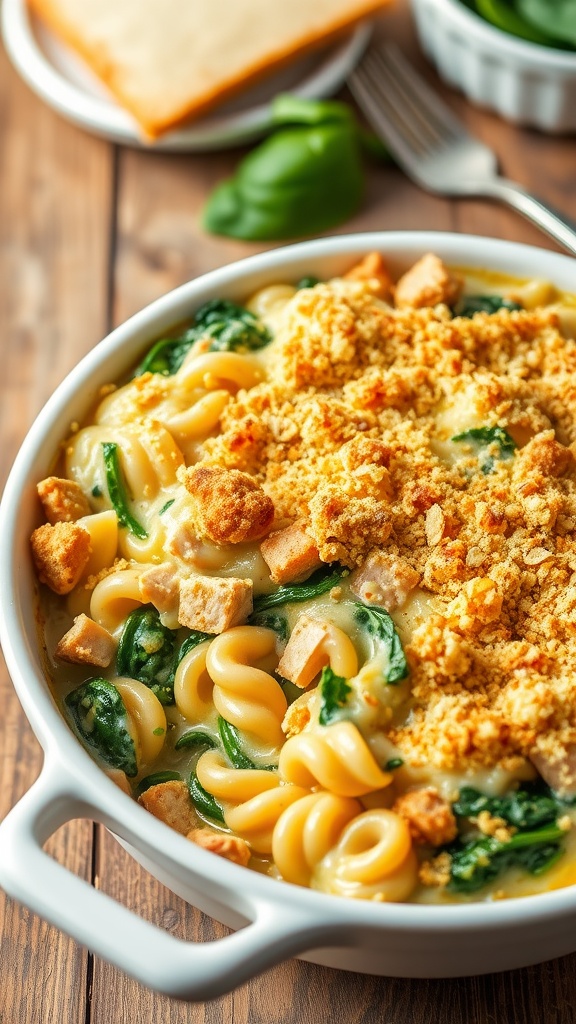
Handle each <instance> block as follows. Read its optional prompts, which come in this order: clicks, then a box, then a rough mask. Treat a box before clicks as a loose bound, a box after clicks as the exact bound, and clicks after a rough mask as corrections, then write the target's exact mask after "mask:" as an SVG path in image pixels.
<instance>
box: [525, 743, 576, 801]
mask: <svg viewBox="0 0 576 1024" xmlns="http://www.w3.org/2000/svg"><path fill="white" fill-rule="evenodd" d="M554 739H555V738H554V737H553V736H548V737H547V745H548V744H549V743H550V740H554ZM530 760H531V762H532V764H533V765H534V767H535V768H536V771H538V772H540V775H541V776H542V778H543V779H544V782H546V783H547V784H548V785H549V786H550V789H553V790H554V792H555V793H557V794H558V796H560V797H562V798H563V799H568V798H571V797H574V796H576V743H570V744H568V745H565V744H564V743H562V742H561V741H560V740H558V741H557V742H556V743H555V746H554V749H550V750H548V749H546V750H544V749H541V748H540V749H538V748H537V749H535V750H534V751H533V752H532V753H531V754H530Z"/></svg>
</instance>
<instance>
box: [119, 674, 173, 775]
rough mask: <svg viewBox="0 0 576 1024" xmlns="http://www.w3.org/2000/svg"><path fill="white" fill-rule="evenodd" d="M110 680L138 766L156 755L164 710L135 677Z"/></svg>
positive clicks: (162, 732) (160, 743)
mask: <svg viewBox="0 0 576 1024" xmlns="http://www.w3.org/2000/svg"><path fill="white" fill-rule="evenodd" d="M112 681H113V684H114V686H115V687H116V689H117V690H118V693H119V694H120V696H121V697H122V701H123V704H124V707H125V708H126V715H127V717H128V724H129V732H130V733H131V735H132V739H133V740H134V743H135V745H136V752H137V760H138V767H139V769H140V770H141V769H142V768H143V767H145V766H147V765H152V764H153V763H154V761H155V760H156V758H157V757H158V756H159V755H160V752H161V750H162V747H163V746H164V741H165V739H166V714H165V712H164V708H163V707H162V705H161V703H160V701H159V700H158V698H157V696H156V695H155V694H154V693H152V690H151V689H150V688H149V687H148V686H145V685H144V683H141V682H140V681H139V680H138V679H128V678H123V677H117V678H116V679H114V680H112Z"/></svg>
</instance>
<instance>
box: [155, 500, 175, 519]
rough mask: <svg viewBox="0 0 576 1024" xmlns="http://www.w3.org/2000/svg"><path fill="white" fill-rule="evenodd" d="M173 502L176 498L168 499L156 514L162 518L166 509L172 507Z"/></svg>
mask: <svg viewBox="0 0 576 1024" xmlns="http://www.w3.org/2000/svg"><path fill="white" fill-rule="evenodd" d="M175 501H176V498H169V499H168V501H167V502H165V504H164V505H162V508H161V509H160V511H159V512H158V515H159V516H163V515H164V513H165V512H167V511H168V509H169V508H171V507H172V505H173V504H174V502H175Z"/></svg>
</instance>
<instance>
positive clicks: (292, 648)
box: [278, 615, 330, 690]
mask: <svg viewBox="0 0 576 1024" xmlns="http://www.w3.org/2000/svg"><path fill="white" fill-rule="evenodd" d="M329 636H330V623H329V622H319V621H318V620H317V619H312V618H310V616H309V615H301V616H300V618H299V619H298V622H297V623H296V625H295V627H294V629H293V630H292V633H291V635H290V639H289V641H288V643H287V645H286V650H285V651H284V654H283V655H282V657H281V659H280V662H279V664H278V674H279V675H281V676H283V677H284V679H289V680H290V682H291V683H294V685H295V686H300V687H301V688H302V689H303V690H305V689H306V687H307V686H309V685H310V683H311V682H312V680H313V679H314V678H315V677H316V676H317V675H318V673H319V672H320V670H321V669H322V668H323V666H324V665H327V664H328V654H327V653H325V651H324V649H323V648H324V644H325V642H326V640H327V639H328V638H329Z"/></svg>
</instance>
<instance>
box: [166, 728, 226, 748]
mask: <svg viewBox="0 0 576 1024" xmlns="http://www.w3.org/2000/svg"><path fill="white" fill-rule="evenodd" d="M217 746H218V744H217V743H216V740H215V739H214V737H213V736H211V735H210V733H208V732H204V731H203V730H202V729H189V730H188V732H183V733H182V735H181V736H180V737H179V738H178V739H177V740H176V743H175V744H174V750H194V749H197V750H198V751H200V750H201V749H202V748H204V749H205V750H214V748H215V747H217Z"/></svg>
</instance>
